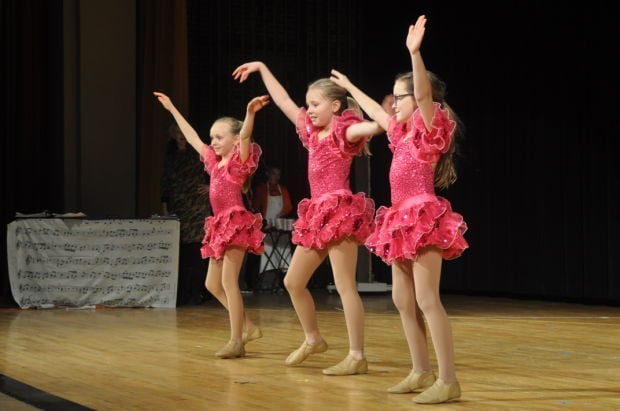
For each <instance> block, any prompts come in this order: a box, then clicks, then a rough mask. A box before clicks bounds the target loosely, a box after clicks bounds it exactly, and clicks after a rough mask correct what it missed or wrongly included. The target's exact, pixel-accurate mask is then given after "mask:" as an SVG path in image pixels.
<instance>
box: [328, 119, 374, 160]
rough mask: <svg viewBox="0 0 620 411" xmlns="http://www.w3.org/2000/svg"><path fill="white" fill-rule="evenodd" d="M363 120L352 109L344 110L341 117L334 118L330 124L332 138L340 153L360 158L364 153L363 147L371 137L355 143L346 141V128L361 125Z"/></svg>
mask: <svg viewBox="0 0 620 411" xmlns="http://www.w3.org/2000/svg"><path fill="white" fill-rule="evenodd" d="M362 121H363V120H362V118H361V117H360V116H359V115H358V113H357V112H356V111H355V110H353V109H346V110H344V111H343V112H342V115H341V116H335V117H334V120H333V123H332V138H333V139H334V140H335V143H336V144H337V145H338V148H339V149H340V152H341V153H344V154H345V155H348V156H360V155H362V153H363V151H364V145H365V144H366V142H367V141H368V139H369V138H370V137H372V136H366V137H364V138H362V139H360V140H359V141H357V142H355V143H351V142H349V141H348V140H347V138H346V134H347V128H349V126H352V125H353V124H357V123H361V122H362Z"/></svg>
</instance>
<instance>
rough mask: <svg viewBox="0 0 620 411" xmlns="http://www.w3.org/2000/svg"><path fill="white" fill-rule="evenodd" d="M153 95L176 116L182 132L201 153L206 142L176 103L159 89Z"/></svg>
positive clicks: (175, 118)
mask: <svg viewBox="0 0 620 411" xmlns="http://www.w3.org/2000/svg"><path fill="white" fill-rule="evenodd" d="M153 95H154V96H155V97H157V100H159V102H160V103H161V105H162V106H164V108H165V109H166V110H168V111H169V112H170V114H172V117H174V120H175V121H176V122H177V125H178V126H179V128H180V129H181V133H183V135H184V136H185V138H186V139H187V142H188V143H189V144H190V145H191V146H192V147H194V149H195V150H196V151H198V153H201V152H202V148H203V146H204V145H205V143H203V142H202V140H201V139H200V137H199V136H198V133H196V130H194V128H193V127H192V126H191V125H190V124H189V123H188V122H187V120H185V117H183V115H182V114H181V113H179V110H177V108H176V107H175V106H174V104H172V100H170V98H169V97H168V96H167V95H165V94H164V93H160V92H159V91H154V92H153Z"/></svg>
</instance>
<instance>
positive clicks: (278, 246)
mask: <svg viewBox="0 0 620 411" xmlns="http://www.w3.org/2000/svg"><path fill="white" fill-rule="evenodd" d="M263 231H264V232H265V252H264V253H263V254H262V255H261V259H260V267H259V271H258V279H259V283H260V284H261V286H260V287H259V288H260V289H271V290H272V291H280V290H281V289H283V284H282V280H283V278H284V275H285V274H286V272H287V271H288V266H289V264H290V262H291V257H292V255H293V249H294V246H293V243H292V236H293V232H292V231H291V230H282V229H278V228H275V227H272V226H270V227H266V228H264V230H263ZM268 273H271V274H272V276H269V275H268Z"/></svg>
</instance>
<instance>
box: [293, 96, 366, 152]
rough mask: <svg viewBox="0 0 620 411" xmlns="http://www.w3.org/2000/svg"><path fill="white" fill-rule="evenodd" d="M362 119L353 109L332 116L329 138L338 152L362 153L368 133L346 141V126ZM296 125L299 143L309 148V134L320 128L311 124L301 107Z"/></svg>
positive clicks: (305, 111)
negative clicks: (352, 141) (362, 136)
mask: <svg viewBox="0 0 620 411" xmlns="http://www.w3.org/2000/svg"><path fill="white" fill-rule="evenodd" d="M362 121H363V120H362V118H361V117H360V116H359V115H358V114H357V112H356V111H355V110H353V109H346V110H344V111H343V112H342V115H340V116H334V119H333V122H332V132H331V136H330V138H331V139H332V141H333V143H335V147H334V148H337V149H338V150H339V152H340V153H342V154H344V155H345V156H351V157H353V156H359V155H362V153H363V151H364V145H365V144H366V142H367V141H368V140H369V139H370V138H371V137H372V136H370V135H369V136H366V137H364V138H362V139H360V140H359V141H357V142H355V143H350V142H349V141H347V139H346V132H347V128H349V126H352V125H353V124H357V123H360V122H362ZM296 127H297V135H298V136H299V139H300V140H301V143H302V144H303V146H304V147H305V148H309V147H310V144H311V140H310V139H311V136H312V135H313V134H316V133H318V132H319V131H320V129H319V128H317V127H315V126H314V124H312V122H311V121H310V117H308V112H307V110H306V109H305V108H303V107H302V108H301V109H300V110H299V114H298V115H297V125H296Z"/></svg>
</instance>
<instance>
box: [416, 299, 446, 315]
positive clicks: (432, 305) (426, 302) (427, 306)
mask: <svg viewBox="0 0 620 411" xmlns="http://www.w3.org/2000/svg"><path fill="white" fill-rule="evenodd" d="M416 301H417V304H418V307H420V310H422V312H423V313H425V314H428V313H431V312H433V311H434V310H437V309H438V308H440V307H441V302H440V300H439V298H436V297H435V296H427V295H419V296H417V298H416Z"/></svg>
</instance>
